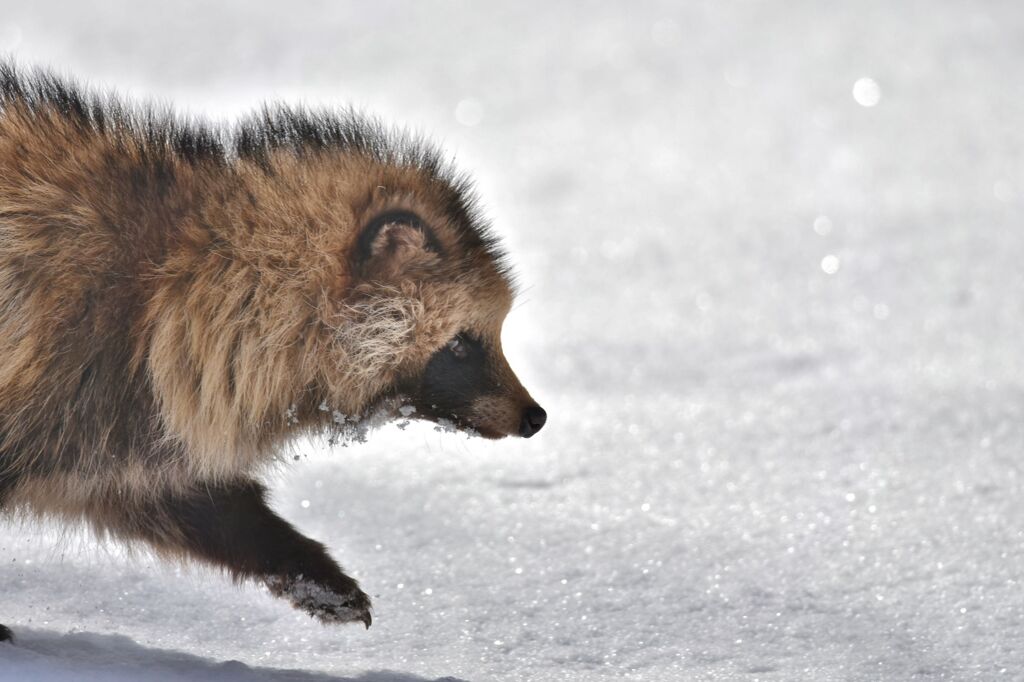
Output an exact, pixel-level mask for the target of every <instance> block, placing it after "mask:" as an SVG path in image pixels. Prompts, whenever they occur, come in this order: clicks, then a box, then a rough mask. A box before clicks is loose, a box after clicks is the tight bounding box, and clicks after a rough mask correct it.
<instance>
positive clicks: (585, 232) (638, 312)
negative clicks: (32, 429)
mask: <svg viewBox="0 0 1024 682" xmlns="http://www.w3.org/2000/svg"><path fill="white" fill-rule="evenodd" d="M0 51H2V52H6V53H8V54H11V55H13V56H14V58H15V59H16V60H17V61H18V62H19V63H21V64H24V65H43V66H50V67H53V68H55V69H58V70H60V71H62V72H66V73H69V74H73V75H75V76H76V77H77V78H79V79H81V80H83V81H84V82H87V83H89V84H91V85H94V86H96V87H101V88H113V89H116V90H117V91H118V92H119V93H121V94H123V95H126V96H129V97H132V98H139V99H150V100H157V101H159V102H166V103H173V104H174V106H175V107H176V108H178V110H180V111H183V112H186V113H189V114H192V115H195V116H201V117H208V118H213V119H217V120H224V121H230V120H232V119H233V118H234V117H236V116H238V115H239V114H242V113H244V112H246V111H248V110H250V109H251V108H252V107H254V106H257V105H258V104H259V103H261V102H263V101H266V100H286V101H290V102H304V103H307V104H316V105H325V106H342V105H347V104H353V105H355V106H357V107H360V108H363V109H365V110H367V111H370V112H374V113H376V114H379V115H380V116H381V117H383V118H384V119H386V120H388V121H392V122H394V123H396V124H398V125H403V126H408V127H409V128H411V129H414V130H418V131H422V132H425V133H427V134H428V135H430V136H431V137H433V138H434V139H436V140H437V141H438V142H439V143H440V144H442V145H443V146H444V147H445V148H446V149H447V150H448V151H449V152H450V153H451V154H452V155H453V157H454V158H455V159H456V160H457V163H458V164H459V166H460V167H461V168H463V169H464V170H466V171H467V172H469V173H471V174H472V175H473V176H474V177H475V178H476V179H477V187H478V190H479V193H480V195H481V197H482V198H483V204H484V206H485V207H486V210H487V213H488V215H489V216H490V217H491V218H492V219H493V222H494V224H495V227H496V229H497V231H498V233H499V234H501V235H502V236H503V238H504V239H505V241H506V244H507V245H508V248H509V250H510V252H511V253H512V255H513V261H514V263H515V264H516V271H517V272H518V274H519V278H520V281H521V283H522V291H521V294H520V297H519V303H518V304H517V306H516V308H515V310H514V311H513V313H512V314H511V315H510V317H509V319H508V321H507V324H506V331H505V345H506V350H507V354H508V355H509V359H510V361H511V362H512V365H513V366H514V367H515V368H516V369H517V372H518V374H519V376H520V378H521V379H522V380H523V382H524V383H525V384H526V385H527V387H528V388H530V390H531V392H532V393H533V395H534V396H535V397H537V398H538V399H539V400H540V402H541V403H542V404H544V405H545V407H546V408H547V409H548V412H549V414H550V420H549V424H548V426H547V427H546V428H545V430H544V432H543V433H541V434H540V435H539V436H538V437H537V438H535V439H532V440H530V441H529V442H526V441H515V442H511V441H510V442H502V443H497V444H494V443H487V442H481V441H476V440H473V441H470V440H467V439H465V438H464V437H463V436H458V435H450V434H438V433H435V432H434V431H433V430H432V428H431V427H429V426H426V425H419V426H416V427H412V428H410V429H409V430H408V431H406V432H400V431H398V430H396V429H393V428H389V429H384V430H382V431H381V432H380V433H379V434H377V436H376V437H374V438H372V439H371V441H370V443H368V444H366V445H358V446H351V447H348V448H336V449H334V450H331V451H327V450H319V449H314V448H312V447H311V448H308V452H307V455H306V456H305V457H304V461H301V462H297V463H293V464H292V465H290V466H288V467H285V468H282V470H281V472H280V473H279V474H277V475H276V476H275V478H274V479H273V480H272V485H273V487H274V490H275V500H276V506H277V508H278V509H279V510H280V511H281V513H282V514H284V515H285V516H286V517H287V518H289V519H291V520H293V521H295V522H296V523H297V525H299V526H300V527H301V528H302V529H303V530H305V531H307V532H309V533H311V534H313V535H314V536H315V537H317V538H319V539H321V540H323V541H325V542H326V544H328V545H329V547H330V548H331V550H332V552H333V553H334V554H335V556H337V557H338V558H339V559H340V560H341V561H342V563H343V564H344V565H345V566H346V567H347V568H349V569H351V571H352V572H354V573H355V575H356V576H357V577H359V578H360V580H361V581H362V582H363V585H364V587H366V588H367V591H368V592H370V593H371V594H373V595H376V606H377V611H376V614H375V622H374V627H373V628H372V629H371V630H370V631H369V632H366V633H364V632H357V631H356V630H355V629H354V628H350V629H324V628H321V627H320V626H319V625H316V624H314V623H311V622H309V621H308V620H307V619H305V618H304V617H303V616H301V614H297V613H294V612H292V611H290V610H288V608H287V607H286V606H285V605H282V604H278V603H276V602H274V601H272V600H270V599H268V598H267V597H266V596H265V595H260V594H259V593H258V590H256V589H255V588H252V587H247V588H242V589H237V588H233V587H231V586H229V585H228V584H227V582H226V580H225V579H223V578H222V577H219V576H217V575H214V574H211V573H208V572H204V571H202V570H198V569H183V568H176V567H168V566H165V565H163V564H160V563H159V562H156V561H153V560H152V559H149V558H147V557H146V556H144V555H143V556H139V557H135V558H125V557H124V556H123V553H122V552H120V550H118V549H117V548H107V549H101V550H96V549H94V548H93V545H92V544H91V543H89V542H86V541H84V540H82V539H80V538H79V539H76V538H75V537H72V536H69V534H67V533H59V532H58V531H56V530H53V529H49V530H46V531H45V532H43V534H42V535H40V531H39V530H38V529H34V528H32V529H29V528H24V527H19V526H14V525H8V526H3V527H0V580H3V583H4V585H5V588H4V596H3V599H2V600H0V609H2V610H0V620H2V621H3V622H5V623H8V624H11V625H19V624H21V625H23V626H27V627H28V628H29V634H27V635H26V636H25V637H24V640H25V644H24V646H25V647H27V649H28V650H31V651H32V652H34V653H33V655H35V656H38V657H39V658H38V661H40V662H39V665H41V666H47V665H52V666H56V668H54V669H58V668H59V666H60V665H67V666H68V669H69V670H71V669H74V668H75V667H76V666H80V665H84V663H83V661H89V663H88V664H89V665H95V666H99V667H98V668H97V670H100V671H107V672H110V670H113V669H114V667H116V666H117V665H118V664H121V663H124V662H125V661H130V662H135V663H138V664H139V665H145V666H149V668H151V669H154V670H157V669H159V670H164V669H166V670H177V668H174V666H175V665H177V663H174V661H177V660H178V659H177V658H174V657H173V656H172V655H171V654H170V653H168V652H175V651H181V652H189V653H190V654H194V655H196V656H199V657H201V660H200V659H196V660H195V661H192V663H190V664H188V665H195V666H200V667H199V668H196V670H199V669H202V668H201V666H203V665H211V666H212V665H214V664H215V663H216V662H217V661H222V660H225V659H237V660H240V661H242V662H243V663H245V664H246V665H247V666H253V667H266V668H292V669H303V670H307V671H311V672H318V673H324V674H332V675H343V676H348V677H357V678H358V679H367V680H369V679H374V680H378V679H380V680H385V679H386V680H391V679H401V680H410V679H411V680H419V679H433V678H437V677H443V676H455V677H457V678H459V679H465V680H490V679H530V680H591V679H596V678H600V677H604V676H607V677H609V678H628V679H637V680H679V679H751V680H753V679H761V680H794V679H808V680H824V679H916V678H922V679H932V678H938V679H965V678H971V679H989V678H995V677H1004V678H1005V677H1006V676H1010V677H1014V676H1016V675H1019V674H1020V670H1021V669H1022V668H1024V650H1022V648H1021V642H1022V641H1024V627H1022V625H1024V596H1022V593H1021V588H1020V584H1019V581H1020V579H1021V575H1022V574H1024V552H1022V550H1021V534H1022V530H1024V507H1022V504H1021V502H1020V500H1021V499H1022V497H1021V493H1022V490H1021V465H1020V458H1021V448H1022V445H1024V422H1022V416H1024V362H1022V354H1021V352H1020V340H1021V339H1022V338H1024V298H1022V295H1024V271H1022V268H1021V265H1020V264H1021V262H1022V260H1024V225H1022V220H1021V218H1022V217H1024V212H1022V208H1024V165H1022V158H1024V157H1022V151H1024V127H1022V125H1021V121H1022V120H1024V82H1022V76H1021V68H1020V66H1021V63H1022V62H1021V60H1022V58H1024V8H1021V7H1020V6H1019V5H1018V4H1017V3H1012V2H968V1H963V2H956V1H951V0H942V1H937V0H931V1H928V2H924V1H923V0H922V1H912V0H911V1H907V2H900V3H892V2H881V1H879V2H874V1H864V2H857V3H838V2H814V1H807V2H804V1H792V2H786V3H768V2H763V1H734V2H633V3H629V4H628V6H627V5H625V4H621V3H610V2H575V3H571V4H569V3H564V4H555V3H545V2H515V3H510V2H502V3H486V4H482V3H470V2H430V3H421V2H374V3H369V2H347V1H346V2H341V1H332V2H303V3H291V4H290V5H289V6H285V5H284V4H280V3H270V2H245V3H243V2H220V3H189V2H182V3H173V4H172V3H166V4H161V5H151V6H143V5H140V4H138V3H129V2H124V1H115V2H102V3H100V2H81V3H67V4H65V3H58V2H52V1H43V2H33V3H20V2H18V3H15V2H0ZM69 631H70V632H80V633H87V636H84V639H82V638H81V637H79V638H78V639H75V637H76V635H71V636H70V637H71V639H68V637H67V636H65V634H64V633H68V632H69ZM110 633H119V634H121V635H125V636H128V637H131V638H132V640H133V641H134V643H135V644H132V646H131V647H129V646H127V645H126V644H124V642H123V641H122V640H118V639H110V638H105V636H106V635H108V634H110ZM72 644H75V645H76V646H71V645H72ZM135 646H138V647H142V648H141V649H139V650H137V649H135V648H132V647H135ZM33 647H34V648H33ZM69 651H71V652H72V653H67V652H69ZM77 651H85V652H87V653H84V654H83V653H74V652H77ZM4 655H12V654H4V653H2V652H0V660H3V656H4ZM25 655H27V654H25ZM76 656H77V658H76ZM18 661H19V662H20V663H21V664H24V665H34V664H35V663H34V662H35V661H37V659H35V658H33V659H31V660H29V659H18ZM26 661H28V662H26ZM168 661H171V662H168ZM182 665H186V664H182ZM104 666H107V667H104ZM160 666H163V667H162V668H161V667H160ZM26 669H27V670H34V669H30V668H26ZM40 669H42V668H40ZM186 669H188V668H187V667H186ZM253 669H255V668H253ZM245 670H248V669H245ZM245 670H241V671H239V670H235V673H237V674H239V675H243V676H244V675H245V674H247V673H246V672H245ZM381 670H392V671H400V672H401V673H403V674H405V675H409V676H410V677H400V676H398V677H390V676H386V677H379V678H378V677H372V678H371V677H361V676H364V675H368V674H370V673H372V672H373V671H381ZM264 672H265V674H267V675H271V674H272V673H271V672H266V671H264ZM374 674H376V673H374ZM381 674H383V673H381ZM388 675H390V673H389V674H388ZM2 676H3V672H2V670H0V677H2ZM424 676H425V677H424ZM245 679H249V678H245ZM261 679H262V678H261ZM289 679H290V678H289Z"/></svg>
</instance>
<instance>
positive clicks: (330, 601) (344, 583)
mask: <svg viewBox="0 0 1024 682" xmlns="http://www.w3.org/2000/svg"><path fill="white" fill-rule="evenodd" d="M266 582H267V587H269V588H270V591H271V592H272V593H273V594H274V595H276V596H278V597H284V598H286V599H288V601H290V602H291V603H292V605H293V606H294V607H295V608H297V609H301V610H302V611H305V612H306V613H308V614H309V615H311V616H313V617H314V618H316V619H317V620H319V621H320V622H321V623H325V624H326V623H355V622H361V623H363V624H364V625H366V627H367V628H369V627H370V623H371V622H372V620H373V619H372V618H371V617H370V607H371V605H370V598H369V597H368V596H367V595H366V593H365V592H363V591H362V590H361V589H359V583H357V582H356V581H355V580H353V579H352V578H349V577H348V576H346V575H343V576H340V577H339V578H336V579H334V580H332V581H331V583H332V584H331V585H326V584H324V583H322V582H318V581H315V580H313V579H311V578H304V577H303V576H301V575H299V576H294V577H292V576H287V577H275V578H269V579H268V580H267V581H266Z"/></svg>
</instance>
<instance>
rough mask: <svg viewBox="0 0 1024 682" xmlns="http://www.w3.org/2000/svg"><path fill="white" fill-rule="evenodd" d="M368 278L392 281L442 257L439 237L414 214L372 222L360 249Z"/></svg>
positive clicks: (384, 215) (400, 213) (361, 266)
mask: <svg viewBox="0 0 1024 682" xmlns="http://www.w3.org/2000/svg"><path fill="white" fill-rule="evenodd" d="M356 250H357V254H356V257H357V259H358V264H359V270H360V271H361V272H362V273H363V275H364V276H373V277H384V278H391V277H395V276H399V275H401V274H402V273H404V272H408V271H409V270H411V269H414V268H415V267H416V266H417V265H427V264H430V263H434V262H436V260H437V259H438V258H439V257H440V256H441V255H442V247H441V242H439V241H438V239H437V235H435V234H434V231H433V230H431V229H430V226H428V225H427V224H426V223H425V222H424V221H423V220H422V219H421V218H420V217H419V216H418V215H416V214H415V213H413V212H412V211H388V212H386V213H382V214H380V215H378V216H377V217H375V218H374V219H373V220H371V221H370V222H369V223H368V224H367V225H366V227H364V228H363V231H362V234H360V235H359V243H358V244H357V247H356Z"/></svg>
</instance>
